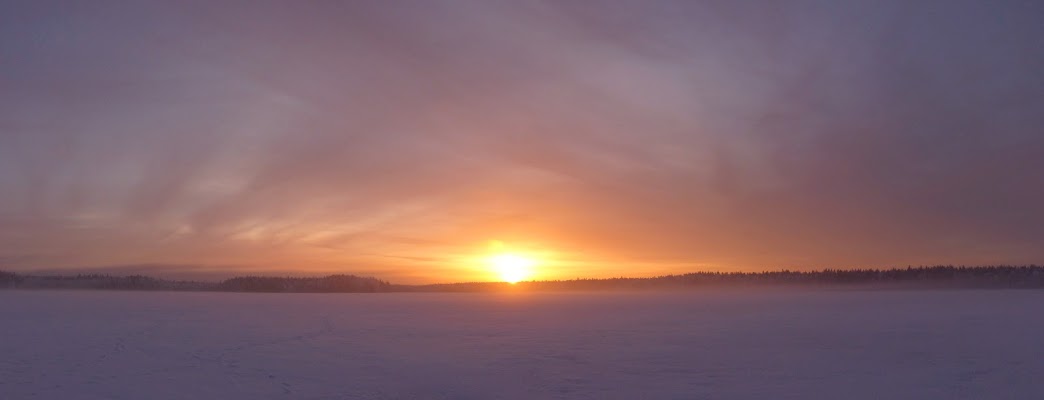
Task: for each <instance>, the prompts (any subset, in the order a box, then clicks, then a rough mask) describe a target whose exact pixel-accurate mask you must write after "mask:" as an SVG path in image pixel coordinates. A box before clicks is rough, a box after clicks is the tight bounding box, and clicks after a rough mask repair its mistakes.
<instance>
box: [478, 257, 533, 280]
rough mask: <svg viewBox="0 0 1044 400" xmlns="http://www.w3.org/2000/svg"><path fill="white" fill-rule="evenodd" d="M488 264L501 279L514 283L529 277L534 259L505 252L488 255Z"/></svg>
mask: <svg viewBox="0 0 1044 400" xmlns="http://www.w3.org/2000/svg"><path fill="white" fill-rule="evenodd" d="M489 264H490V266H491V267H493V270H494V271H496V273H497V274H498V275H500V279H501V280H503V281H504V282H508V283H512V284H514V283H518V282H519V281H523V280H525V279H526V278H529V276H530V275H531V274H532V273H533V266H534V265H536V261H533V259H531V258H526V257H523V256H520V255H518V254H507V253H505V254H497V255H494V256H492V257H490V258H489Z"/></svg>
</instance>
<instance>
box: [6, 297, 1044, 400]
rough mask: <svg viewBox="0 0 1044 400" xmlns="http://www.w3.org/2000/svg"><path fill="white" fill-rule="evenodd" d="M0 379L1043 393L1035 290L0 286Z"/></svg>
mask: <svg viewBox="0 0 1044 400" xmlns="http://www.w3.org/2000/svg"><path fill="white" fill-rule="evenodd" d="M0 398H2V399H8V400H18V399H62V400H66V399H70V400H76V399H85V400H89V399H229V400H231V399H316V400H318V399H1041V398H1044V291H1031V290H994V291H975V290H950V291H805V292H767V293H766V292H761V293H754V292H752V291H733V292H717V293H671V294H666V293H659V294H653V293H616V294H583V293H563V294H548V293H542V294H518V293H515V294H511V293H501V294H244V293H160V292H140V293H132V292H92V291H12V290H7V291H0Z"/></svg>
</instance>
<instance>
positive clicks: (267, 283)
mask: <svg viewBox="0 0 1044 400" xmlns="http://www.w3.org/2000/svg"><path fill="white" fill-rule="evenodd" d="M748 286H794V287H809V286H812V287H854V288H1044V266H1037V265H1030V266H979V267H963V266H961V267H955V266H934V267H908V268H895V269H883V270H879V269H846V270H840V269H826V270H821V271H789V270H782V271H772V272H694V273H689V274H682V275H667V276H659V277H654V278H609V279H574V280H558V281H532V282H519V283H517V284H509V283H504V282H466V283H447V284H433V285H398V284H392V283H389V282H386V281H382V280H379V279H376V278H368V277H359V276H354V275H331V276H326V277H317V278H298V277H266V276H244V277H236V278H231V279H226V280H224V281H221V282H198V281H176V280H166V279H157V278H152V277H148V276H141V275H134V276H111V275H99V274H89V275H72V276H41V275H26V274H17V273H13V272H4V271H0V288H4V289H96V290H166V291H217V292H270V293H379V292H486V291H501V290H531V291H570V290H581V291H599V290H669V289H697V288H717V287H748Z"/></svg>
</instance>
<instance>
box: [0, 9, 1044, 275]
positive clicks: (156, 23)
mask: <svg viewBox="0 0 1044 400" xmlns="http://www.w3.org/2000/svg"><path fill="white" fill-rule="evenodd" d="M1042 71H1044V3H1042V2H1039V1H961V0H954V1H917V2H909V1H787V2H737V1H612V0H606V1H597V2H593V1H592V2H583V1H546V2H545V1H496V0H476V1H468V0H455V1H351V2H289V1H287V2H268V1H221V2H209V1H197V2H193V1H186V2H147V1H141V2H125V1H91V2H82V1H66V2H61V1H5V2H2V3H0V269H6V270H13V271H51V272H53V271H57V272H73V271H76V272H79V271H102V272H117V273H119V272H123V273H146V274H150V275H155V276H163V277H175V278H198V277H221V276H231V275H242V274H247V273H266V274H294V275H315V274H326V273H352V274H360V275H369V276H376V277H379V278H382V279H387V280H391V281H394V282H404V283H427V282H448V281H471V280H495V276H491V275H490V274H491V272H490V271H489V267H488V265H485V264H484V263H483V261H482V260H484V259H485V258H484V257H488V256H489V255H490V253H491V252H504V251H506V252H511V253H513V254H523V255H525V256H526V257H530V258H533V259H534V260H537V261H538V265H537V266H536V267H535V268H536V271H535V275H534V276H533V278H534V279H570V278H575V277H614V276H653V275H661V274H670V273H684V272H690V271H758V270H778V269H781V268H788V269H821V268H867V267H893V266H899V267H905V266H907V265H924V264H969V265H970V264H1000V263H1009V264H1026V263H1038V264H1039V263H1044V206H1042V204H1044V72H1042Z"/></svg>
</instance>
